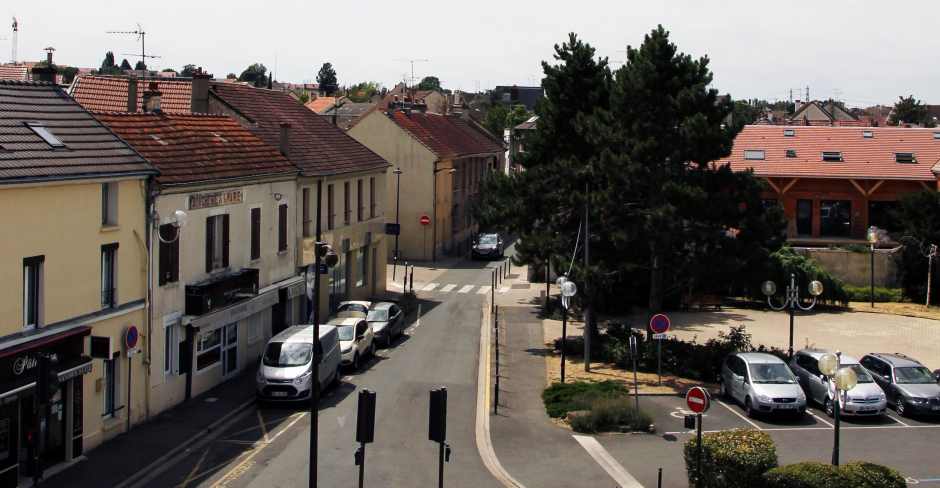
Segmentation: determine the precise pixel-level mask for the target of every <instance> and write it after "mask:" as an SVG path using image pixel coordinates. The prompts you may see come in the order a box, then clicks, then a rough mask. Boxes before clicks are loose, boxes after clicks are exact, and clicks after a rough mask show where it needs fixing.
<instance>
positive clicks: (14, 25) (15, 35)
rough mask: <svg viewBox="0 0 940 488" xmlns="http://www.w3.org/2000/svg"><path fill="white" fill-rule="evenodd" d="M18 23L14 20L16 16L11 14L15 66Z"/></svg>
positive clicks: (14, 61) (14, 63)
mask: <svg viewBox="0 0 940 488" xmlns="http://www.w3.org/2000/svg"><path fill="white" fill-rule="evenodd" d="M19 25H20V24H19V23H17V21H16V16H15V15H14V16H13V66H16V38H17V37H18V36H19V32H20V27H19Z"/></svg>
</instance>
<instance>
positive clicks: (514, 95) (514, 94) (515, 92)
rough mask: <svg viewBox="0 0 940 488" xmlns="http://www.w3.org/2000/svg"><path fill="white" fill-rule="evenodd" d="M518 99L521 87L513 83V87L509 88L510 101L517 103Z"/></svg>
mask: <svg viewBox="0 0 940 488" xmlns="http://www.w3.org/2000/svg"><path fill="white" fill-rule="evenodd" d="M518 101H519V87H518V86H516V85H513V86H512V88H510V89H509V103H516V102H518Z"/></svg>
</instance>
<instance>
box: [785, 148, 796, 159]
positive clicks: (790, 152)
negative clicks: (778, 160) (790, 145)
mask: <svg viewBox="0 0 940 488" xmlns="http://www.w3.org/2000/svg"><path fill="white" fill-rule="evenodd" d="M786 155H787V157H788V158H795V157H796V149H787V153H786Z"/></svg>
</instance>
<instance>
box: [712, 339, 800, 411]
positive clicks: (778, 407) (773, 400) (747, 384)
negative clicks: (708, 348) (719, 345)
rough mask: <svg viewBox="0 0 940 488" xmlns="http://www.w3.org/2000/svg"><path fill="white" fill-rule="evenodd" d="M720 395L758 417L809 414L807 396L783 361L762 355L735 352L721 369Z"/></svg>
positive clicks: (770, 355)
mask: <svg viewBox="0 0 940 488" xmlns="http://www.w3.org/2000/svg"><path fill="white" fill-rule="evenodd" d="M721 395H722V396H723V397H725V398H732V399H734V400H735V401H737V402H739V403H741V404H742V405H744V410H745V412H747V416H748V417H754V416H755V415H757V414H758V413H761V412H763V413H785V414H791V415H795V416H796V417H798V418H799V417H802V416H803V415H805V414H806V396H805V395H804V394H803V389H802V388H800V385H799V383H798V382H797V381H796V378H794V376H793V373H792V372H791V371H790V368H788V367H787V364H786V363H785V362H783V360H782V359H780V358H778V357H777V356H774V355H772V354H766V353H762V352H733V353H731V354H729V355H728V357H727V358H726V359H725V363H724V365H722V367H721Z"/></svg>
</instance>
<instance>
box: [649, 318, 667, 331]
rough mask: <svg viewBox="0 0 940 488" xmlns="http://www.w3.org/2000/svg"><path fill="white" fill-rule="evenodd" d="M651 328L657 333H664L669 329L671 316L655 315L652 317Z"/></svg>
mask: <svg viewBox="0 0 940 488" xmlns="http://www.w3.org/2000/svg"><path fill="white" fill-rule="evenodd" d="M650 328H651V329H653V332H655V333H657V334H662V333H664V332H666V331H667V330H669V318H668V317H666V316H665V315H663V314H657V315H654V316H653V318H652V319H650Z"/></svg>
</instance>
